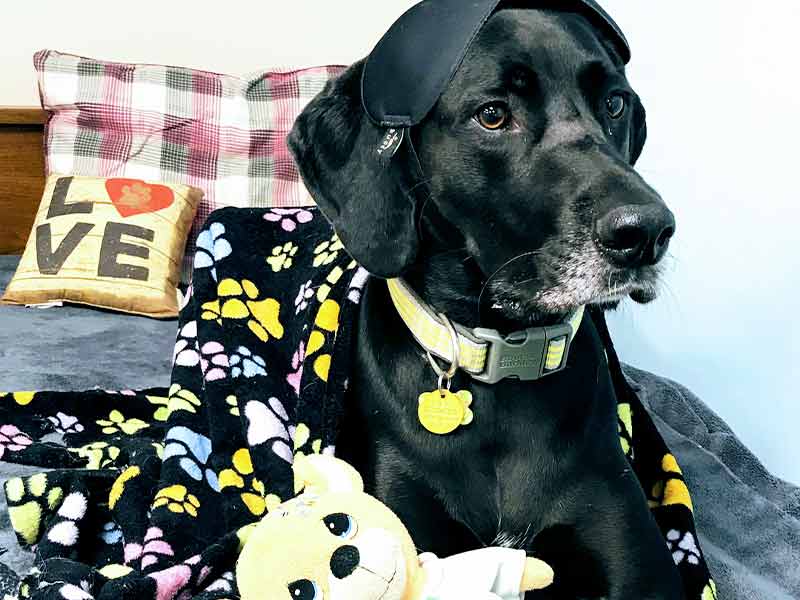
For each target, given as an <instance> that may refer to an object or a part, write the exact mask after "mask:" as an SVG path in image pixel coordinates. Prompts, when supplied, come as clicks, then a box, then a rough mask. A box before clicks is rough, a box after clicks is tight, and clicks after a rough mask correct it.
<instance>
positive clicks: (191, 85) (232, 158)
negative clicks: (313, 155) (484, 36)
mask: <svg viewBox="0 0 800 600" xmlns="http://www.w3.org/2000/svg"><path fill="white" fill-rule="evenodd" d="M34 65H35V67H36V72H37V74H38V78H39V89H40V95H41V100H42V106H43V108H44V109H45V110H47V111H50V117H49V119H48V122H47V126H46V130H45V155H46V170H47V174H48V175H50V174H52V173H61V174H75V175H93V176H99V177H128V178H136V179H143V180H145V181H162V182H167V183H183V184H188V185H191V186H194V187H198V188H200V189H202V190H203V191H204V192H205V199H204V200H203V202H202V204H201V205H200V208H199V209H198V211H197V217H196V219H195V225H196V227H199V225H201V224H202V223H203V222H204V221H205V219H206V217H208V215H209V214H210V213H211V211H213V210H215V209H217V208H221V207H223V206H239V207H273V206H275V207H287V206H303V205H309V204H313V200H312V199H311V197H310V196H309V194H308V192H307V191H306V189H305V187H304V186H303V183H302V181H301V180H300V175H299V173H298V172H297V168H296V167H295V165H294V162H293V161H292V157H291V156H290V154H289V151H288V149H287V147H286V143H285V137H286V134H287V133H288V132H289V130H290V129H291V127H292V124H293V123H294V120H295V118H296V117H297V115H298V114H299V113H300V111H302V109H303V108H304V107H305V105H306V104H307V103H308V101H309V100H311V99H312V98H313V97H314V96H315V95H316V94H317V93H318V92H320V91H321V90H322V88H323V87H324V86H325V84H326V82H327V81H328V80H329V79H331V78H332V77H335V76H336V75H337V74H339V73H340V72H341V70H342V67H339V66H321V67H312V68H308V69H301V70H293V71H280V70H278V71H267V72H261V73H258V74H253V75H252V76H248V77H234V76H230V75H219V74H217V73H209V72H205V71H198V70H194V69H187V68H182V67H169V66H162V65H146V64H123V63H113V62H106V61H100V60H94V59H90V58H83V57H80V56H74V55H70V54H63V53H60V52H56V51H53V50H43V51H40V52H37V53H36V55H35V56H34ZM193 248H194V236H192V238H191V239H190V247H189V248H188V249H187V259H188V260H190V259H191V256H192V254H193Z"/></svg>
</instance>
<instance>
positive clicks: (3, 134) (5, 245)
mask: <svg viewBox="0 0 800 600" xmlns="http://www.w3.org/2000/svg"><path fill="white" fill-rule="evenodd" d="M46 117H47V114H46V113H45V112H44V111H43V110H41V109H39V108H33V107H14V106H0V254H21V253H22V250H23V248H25V243H26V242H27V241H28V234H29V233H30V231H31V226H32V225H33V219H34V216H35V214H36V209H37V208H38V206H39V201H40V200H41V197H42V192H43V191H44V147H43V146H44V139H43V137H42V132H43V130H44V122H45V119H46Z"/></svg>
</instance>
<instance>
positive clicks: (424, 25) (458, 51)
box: [361, 0, 631, 127]
mask: <svg viewBox="0 0 800 600" xmlns="http://www.w3.org/2000/svg"><path fill="white" fill-rule="evenodd" d="M501 1H502V0H423V1H422V2H420V3H419V4H417V5H415V6H413V7H411V8H410V9H409V10H408V11H407V12H406V13H405V14H404V15H403V16H401V17H400V18H399V19H398V20H397V21H395V23H394V25H392V26H391V27H390V28H389V31H387V32H386V34H385V35H384V36H383V38H381V41H380V42H378V45H377V46H375V49H374V50H373V51H372V53H371V54H370V55H369V57H368V58H367V61H366V65H365V66H364V72H363V76H362V80H361V97H362V103H363V105H364V110H365V111H366V113H367V116H368V117H369V118H370V119H371V120H372V121H373V122H374V123H375V124H376V125H380V126H383V127H411V126H412V125H417V124H418V123H419V122H420V121H422V119H424V118H425V116H426V115H427V114H428V113H429V112H430V111H431V109H432V108H433V106H434V104H436V102H437V101H438V100H439V97H440V96H441V95H442V93H443V92H444V90H445V88H446V87H447V84H448V83H450V80H451V79H452V78H453V75H454V74H455V72H456V70H457V69H458V67H459V65H460V64H461V61H462V60H464V56H465V55H466V53H467V50H468V49H469V47H470V46H471V45H472V42H473V40H474V39H475V36H476V35H477V34H478V31H480V29H481V28H482V27H483V25H484V24H485V23H486V21H487V20H488V19H489V17H490V16H491V14H492V13H493V12H494V11H495V9H496V8H497V7H498V5H499V4H500V3H501ZM514 5H515V6H527V7H529V8H537V7H542V8H544V7H547V8H555V9H558V8H563V9H564V10H573V11H576V12H580V13H581V14H583V15H584V16H586V17H587V18H588V19H589V20H590V21H591V22H592V23H593V24H594V25H595V26H596V27H599V28H601V29H602V30H603V31H604V32H605V33H606V34H607V35H608V36H609V37H610V39H611V41H612V43H613V44H614V45H615V47H616V48H617V51H618V52H619V53H620V56H621V57H622V60H623V61H624V62H625V63H626V64H627V63H628V61H629V60H630V57H631V52H630V48H629V46H628V41H627V40H626V39H625V36H624V35H623V33H622V31H621V30H620V28H619V26H618V25H617V24H616V23H615V22H614V20H613V19H612V18H611V17H610V16H609V15H608V13H607V12H606V11H604V10H603V9H602V8H601V7H600V5H599V4H598V3H597V2H596V1H595V0H562V1H560V2H553V1H552V0H549V1H548V2H542V1H541V0H540V1H536V0H530V1H528V2H515V3H514Z"/></svg>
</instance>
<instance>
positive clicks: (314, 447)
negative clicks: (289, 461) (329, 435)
mask: <svg viewBox="0 0 800 600" xmlns="http://www.w3.org/2000/svg"><path fill="white" fill-rule="evenodd" d="M310 439H311V430H310V429H309V428H308V425H306V424H305V423H298V424H297V427H296V428H295V430H294V436H293V437H292V443H293V444H294V451H295V453H296V454H303V452H301V451H300V449H301V448H302V447H303V446H305V445H306V444H307V443H308V441H309V440H310ZM311 452H313V453H314V454H319V453H320V452H322V440H321V439H315V440H314V441H313V442H311Z"/></svg>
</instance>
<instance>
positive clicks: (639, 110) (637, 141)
mask: <svg viewBox="0 0 800 600" xmlns="http://www.w3.org/2000/svg"><path fill="white" fill-rule="evenodd" d="M646 141H647V112H646V111H645V109H644V104H642V101H641V100H639V98H638V97H637V98H636V99H635V100H634V103H633V123H632V124H631V140H630V150H629V154H630V163H631V165H635V164H636V161H637V160H639V157H640V156H641V155H642V150H644V143H645V142H646Z"/></svg>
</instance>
